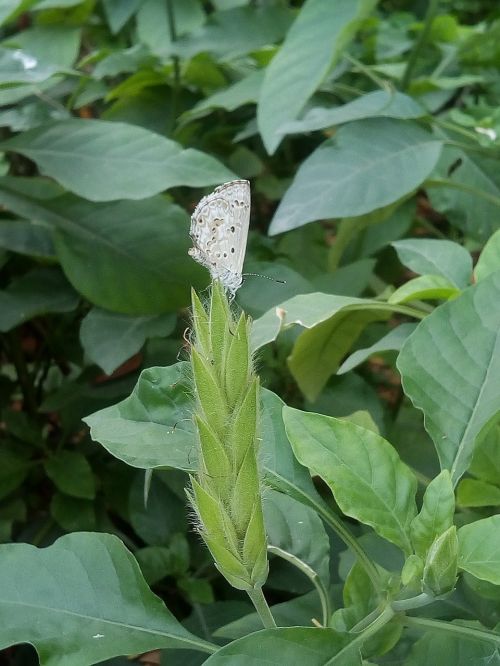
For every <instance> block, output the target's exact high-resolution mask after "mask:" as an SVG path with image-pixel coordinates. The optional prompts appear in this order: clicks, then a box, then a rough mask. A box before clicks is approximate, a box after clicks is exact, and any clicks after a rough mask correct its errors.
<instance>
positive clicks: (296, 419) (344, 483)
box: [283, 407, 417, 554]
mask: <svg viewBox="0 0 500 666" xmlns="http://www.w3.org/2000/svg"><path fill="white" fill-rule="evenodd" d="M283 419H284V422H285V427H286V431H287V434H288V437H289V439H290V443H291V444H292V447H293V450H294V453H295V455H296V457H297V459H298V460H299V462H301V463H302V464H303V465H305V466H306V467H308V468H309V469H310V470H311V472H312V473H313V474H317V475H318V476H321V478H322V479H323V480H324V481H325V482H326V483H327V484H328V485H329V487H330V489H331V490H332V492H333V494H334V496H335V500H336V501H337V504H338V505H339V507H340V508H341V510H342V511H343V513H345V514H346V515H348V516H351V517H353V518H356V519H357V520H359V521H360V522H362V523H365V524H367V525H370V526H371V527H373V529H374V530H375V531H376V532H377V533H378V534H379V535H380V536H382V537H384V538H385V539H388V540H389V541H391V542H392V543H395V544H396V545H397V546H399V547H400V548H402V549H403V551H404V552H405V553H407V554H410V553H411V551H412V547H411V543H410V536H409V528H410V523H411V521H412V519H413V518H414V516H415V514H416V507H415V492H416V488H417V480H416V478H415V476H414V475H413V473H412V472H411V470H410V469H409V467H407V466H406V465H405V464H404V463H403V462H401V460H400V458H399V456H398V454H397V453H396V451H395V450H394V449H393V448H392V446H391V445H390V444H389V443H388V442H387V441H386V440H385V439H383V438H382V437H380V436H379V435H377V434H376V433H374V432H372V431H371V430H365V429H364V428H360V427H359V426H356V425H354V424H353V423H349V422H348V421H342V420H339V419H334V418H331V417H329V416H323V415H320V414H312V413H307V412H301V411H299V410H297V409H292V408H290V407H285V408H284V409H283Z"/></svg>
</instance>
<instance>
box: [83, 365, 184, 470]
mask: <svg viewBox="0 0 500 666" xmlns="http://www.w3.org/2000/svg"><path fill="white" fill-rule="evenodd" d="M188 373H189V364H188V363H186V362H183V363H177V364H176V365H172V366H170V367H168V368H148V369H147V370H143V371H142V372H141V375H140V377H139V380H138V382H137V385H136V387H135V389H134V390H133V391H132V394H131V395H130V396H129V397H128V398H125V400H122V401H121V402H119V403H118V404H117V405H112V406H111V407H106V408H105V409H101V410H100V411H98V412H95V413H94V414H91V415H90V416H87V417H86V418H85V419H84V421H85V423H86V424H87V425H88V426H89V427H90V433H91V436H92V438H93V439H95V440H96V441H98V442H99V443H100V444H102V445H103V446H104V448H105V449H107V450H108V451H109V452H110V453H111V455H113V456H115V458H119V459H120V460H123V461H124V462H126V463H127V465H131V466H132V467H139V468H142V469H151V468H155V467H175V468H177V469H183V470H186V471H195V470H196V458H197V451H196V435H195V428H194V424H193V421H192V410H193V405H192V402H191V399H190V398H189V396H188V395H187V392H188V391H190V390H191V384H190V380H189V379H188V377H189V374H188Z"/></svg>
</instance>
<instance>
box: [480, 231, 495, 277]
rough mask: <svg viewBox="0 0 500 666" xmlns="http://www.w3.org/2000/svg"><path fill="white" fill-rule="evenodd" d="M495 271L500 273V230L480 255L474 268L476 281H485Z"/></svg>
mask: <svg viewBox="0 0 500 666" xmlns="http://www.w3.org/2000/svg"><path fill="white" fill-rule="evenodd" d="M495 271H500V229H499V230H498V231H496V232H495V233H494V234H493V235H492V236H491V237H490V238H489V239H488V242H487V243H486V245H485V246H484V247H483V250H482V252H481V254H480V255H479V259H478V260H477V264H476V266H475V268H474V275H475V277H476V281H477V282H479V281H480V280H484V278H485V277H487V276H488V275H490V273H494V272H495Z"/></svg>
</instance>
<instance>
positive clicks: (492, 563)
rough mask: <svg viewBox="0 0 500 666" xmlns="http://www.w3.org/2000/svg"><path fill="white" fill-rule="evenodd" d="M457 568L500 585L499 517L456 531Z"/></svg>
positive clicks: (477, 522)
mask: <svg viewBox="0 0 500 666" xmlns="http://www.w3.org/2000/svg"><path fill="white" fill-rule="evenodd" d="M458 543H459V556H458V566H459V567H460V569H463V570H464V571H468V572H469V573H470V574H472V575H473V576H475V577H476V578H480V579H481V580H487V581H488V582H490V583H493V584H494V585H500V515H495V516H490V517H489V518H483V519H482V520H476V522H474V523H470V524H469V525H464V526H463V527H461V528H460V529H459V530H458Z"/></svg>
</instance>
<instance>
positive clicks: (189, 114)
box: [180, 70, 264, 122]
mask: <svg viewBox="0 0 500 666" xmlns="http://www.w3.org/2000/svg"><path fill="white" fill-rule="evenodd" d="M263 78H264V72H263V71H262V70H257V71H255V72H252V73H251V74H249V75H248V76H245V77H244V78H243V79H241V80H240V81H237V82H236V83H233V85H231V86H229V87H227V88H224V89H222V90H218V91H217V92H216V93H214V94H213V95H209V96H208V97H205V99H203V100H201V102H198V104H196V105H195V106H194V107H193V108H192V109H189V111H186V112H185V113H183V114H182V116H181V117H180V121H181V122H188V121H189V120H192V119H193V118H198V117H200V116H204V115H206V113H208V112H210V111H212V110H213V109H218V108H221V109H225V110H226V111H234V110H235V109H238V108H239V107H240V106H244V105H245V104H254V103H256V102H257V100H258V98H259V91H260V88H261V86H262V81H263Z"/></svg>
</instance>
